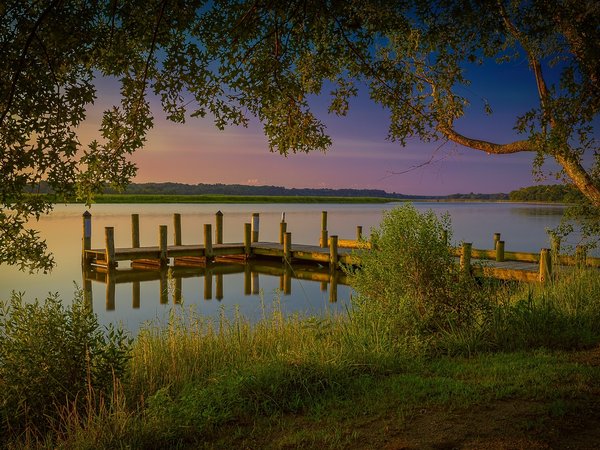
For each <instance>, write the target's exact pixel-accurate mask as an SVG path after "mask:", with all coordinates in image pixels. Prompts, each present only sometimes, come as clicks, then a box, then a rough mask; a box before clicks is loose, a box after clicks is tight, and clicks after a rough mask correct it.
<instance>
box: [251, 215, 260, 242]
mask: <svg viewBox="0 0 600 450" xmlns="http://www.w3.org/2000/svg"><path fill="white" fill-rule="evenodd" d="M259 229H260V214H259V213H252V242H258V235H259Z"/></svg>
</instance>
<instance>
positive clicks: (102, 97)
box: [80, 59, 537, 195]
mask: <svg viewBox="0 0 600 450" xmlns="http://www.w3.org/2000/svg"><path fill="white" fill-rule="evenodd" d="M467 76H468V77H469V76H470V77H471V78H472V84H471V85H470V86H469V87H467V88H464V89H463V91H459V93H461V94H462V93H464V94H466V95H467V96H469V97H470V98H471V99H472V105H471V108H470V110H471V112H470V113H469V114H467V115H466V116H465V117H463V118H462V119H461V120H460V121H459V122H458V123H457V127H458V129H459V131H461V132H463V133H464V134H467V135H469V136H470V137H475V138H479V139H485V140H491V141H495V142H498V143H506V142H510V141H511V140H515V139H522V138H523V137H519V136H518V135H517V134H516V133H515V132H514V130H513V127H514V123H515V119H516V117H517V116H518V115H519V114H522V113H523V112H525V111H527V110H528V109H529V108H531V107H532V106H534V105H535V104H536V101H537V97H536V96H537V90H536V87H535V82H534V78H533V74H532V73H531V71H530V70H529V67H528V64H527V61H526V60H524V59H523V60H516V61H512V62H510V63H508V64H504V65H501V66H493V68H487V67H486V68H483V69H482V68H475V67H467ZM97 87H98V99H97V101H96V103H95V105H94V106H93V107H92V108H91V109H90V110H89V113H88V120H87V121H86V122H85V123H84V124H83V125H82V126H81V130H80V136H81V137H82V142H85V141H86V139H91V136H94V135H97V131H96V130H97V128H98V125H99V123H100V114H101V111H102V110H103V109H105V108H107V107H109V106H110V105H112V104H116V103H118V101H119V100H118V86H117V85H116V84H115V83H111V82H110V81H106V80H100V81H99V83H98V84H97ZM465 89H466V91H465ZM484 98H485V99H487V101H488V102H489V103H490V104H491V106H492V109H493V111H494V112H493V114H492V115H491V116H486V115H485V114H484V113H483V99H484ZM152 104H153V114H154V116H155V121H154V128H153V129H152V130H151V131H150V133H149V134H148V140H147V144H146V146H145V147H144V148H143V149H141V150H139V151H138V152H136V154H135V155H134V156H133V157H132V159H133V161H134V162H135V163H136V164H137V166H138V173H137V176H136V178H135V179H134V180H133V181H134V182H136V183H144V182H180V183H187V184H198V183H224V184H247V185H275V186H284V187H288V188H292V187H297V188H302V187H319V188H333V189H336V188H356V189H383V190H385V191H387V192H396V193H401V194H409V195H419V194H422V195H447V194H453V193H470V192H476V193H496V192H510V191H511V190H514V189H519V188H521V187H525V186H530V185H532V184H536V180H535V179H534V177H533V176H532V170H531V168H532V161H533V157H534V155H533V154H529V153H527V154H525V153H521V154H514V155H488V154H486V153H484V152H480V151H476V150H472V149H468V148H465V147H461V146H458V145H455V144H453V143H446V144H444V145H442V146H440V144H441V142H431V143H424V142H420V141H419V140H416V139H414V140H410V141H408V142H407V145H406V147H402V146H401V145H400V144H399V143H397V142H396V143H394V142H390V141H387V140H386V136H387V128H388V125H389V116H388V114H387V113H386V111H384V110H383V109H382V108H381V107H380V106H379V105H377V104H375V103H374V102H372V101H371V100H370V99H369V98H368V93H367V92H366V90H363V91H361V93H360V94H359V96H358V97H357V98H356V99H354V101H353V102H352V103H351V106H350V112H349V114H348V115H347V116H346V117H342V118H339V117H336V116H331V115H327V113H326V108H325V107H324V106H323V105H325V101H321V102H320V103H319V101H317V105H316V106H317V108H316V109H317V111H318V112H319V114H318V117H319V118H320V119H321V120H323V121H324V123H325V124H326V126H327V131H328V133H329V135H330V136H331V137H332V139H333V145H332V147H331V148H330V149H329V150H328V151H327V152H326V153H321V152H313V153H309V154H304V153H302V154H290V155H288V156H287V157H285V156H282V155H280V154H278V153H271V152H270V151H269V148H268V143H267V140H266V138H265V136H264V134H263V132H262V127H261V124H260V123H259V122H258V121H257V120H252V121H251V122H250V125H249V126H248V127H247V128H244V127H228V128H226V129H225V130H224V131H220V130H218V129H217V128H216V127H215V126H214V124H213V123H212V121H211V120H210V118H208V117H207V118H191V119H188V120H187V121H186V123H185V124H183V125H182V124H175V123H171V122H168V121H167V120H165V119H164V113H163V112H162V111H161V109H160V105H159V104H158V102H157V101H153V102H152Z"/></svg>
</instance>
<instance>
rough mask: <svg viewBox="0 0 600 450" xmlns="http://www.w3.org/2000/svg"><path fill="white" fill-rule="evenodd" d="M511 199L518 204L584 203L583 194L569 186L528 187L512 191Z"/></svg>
mask: <svg viewBox="0 0 600 450" xmlns="http://www.w3.org/2000/svg"><path fill="white" fill-rule="evenodd" d="M509 199H510V200H511V201H516V202H559V203H582V202H583V201H584V199H583V196H582V195H581V193H580V192H579V191H578V190H577V189H576V188H575V187H573V185H568V184H549V185H538V186H528V187H524V188H521V189H517V190H516V191H511V192H510V194H509Z"/></svg>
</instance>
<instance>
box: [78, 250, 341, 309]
mask: <svg viewBox="0 0 600 450" xmlns="http://www.w3.org/2000/svg"><path fill="white" fill-rule="evenodd" d="M259 275H263V276H269V277H278V278H279V291H280V292H281V293H282V294H283V295H291V294H292V279H298V280H305V281H309V282H316V283H320V289H321V291H328V294H329V302H331V303H335V302H337V300H338V285H339V284H341V285H343V286H347V284H348V281H347V276H346V274H345V273H343V272H341V271H339V270H335V271H330V269H329V267H328V266H327V267H323V266H316V265H314V264H292V265H291V266H290V265H289V264H284V263H281V262H278V261H216V262H209V263H206V264H204V265H203V266H185V265H173V266H168V267H164V268H162V269H158V268H156V269H141V268H128V269H112V270H108V269H106V268H103V267H86V268H85V269H84V270H83V284H84V289H83V290H84V295H85V297H86V299H87V300H88V301H89V303H90V304H93V298H92V282H93V281H94V282H99V283H102V284H104V285H105V288H106V310H107V311H113V310H114V309H115V302H116V298H115V297H116V285H118V284H131V299H132V307H133V309H139V308H140V304H141V301H142V300H141V298H140V297H141V283H144V282H152V281H158V282H159V284H158V285H159V288H158V292H157V297H158V300H159V303H160V304H163V305H166V304H168V303H169V297H171V301H172V302H173V304H180V303H181V302H182V300H183V295H182V292H183V289H182V284H183V279H184V278H203V283H202V284H203V290H204V299H205V300H212V299H213V298H214V299H216V300H219V301H220V300H222V299H223V298H224V283H225V282H226V281H225V278H229V277H231V278H235V277H240V276H243V295H244V296H251V295H259V294H260V277H259ZM147 300H150V301H151V299H146V300H145V301H147Z"/></svg>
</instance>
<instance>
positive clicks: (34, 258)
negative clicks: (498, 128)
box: [0, 0, 600, 270]
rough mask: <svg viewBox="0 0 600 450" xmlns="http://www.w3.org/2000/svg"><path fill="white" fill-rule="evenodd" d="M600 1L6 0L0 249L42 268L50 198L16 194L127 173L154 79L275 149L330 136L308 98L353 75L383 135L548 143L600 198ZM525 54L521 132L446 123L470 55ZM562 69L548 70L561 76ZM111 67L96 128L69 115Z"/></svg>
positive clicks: (5, 258)
mask: <svg viewBox="0 0 600 450" xmlns="http://www.w3.org/2000/svg"><path fill="white" fill-rule="evenodd" d="M598 8H599V6H598V5H597V2H593V1H591V0H586V1H581V2H579V1H571V0H569V1H565V2H512V1H508V0H504V1H495V0H493V1H492V0H487V1H482V2H463V1H459V0H440V1H436V2H430V1H425V0H413V1H411V2H395V3H392V4H390V3H389V2H384V1H382V0H370V1H364V0H360V1H359V0H349V1H344V2H322V1H316V0H310V1H305V0H302V1H299V0H293V1H288V2H255V1H250V0H237V1H230V0H216V1H212V2H205V1H203V0H182V1H178V2H167V1H166V0H151V1H147V0H143V1H142V0H131V1H127V2H115V1H111V0H101V1H97V2H87V1H83V0H76V1H69V2H61V1H50V2H34V1H31V0H29V1H22V0H9V1H6V2H3V3H2V4H1V5H0V56H1V57H2V61H3V65H2V68H1V69H0V152H1V158H0V161H1V163H0V176H1V178H2V180H3V182H2V184H1V185H0V204H1V208H2V209H1V211H0V234H1V236H2V238H1V240H2V241H1V242H2V246H1V247H0V263H8V264H16V263H21V264H22V265H23V267H24V268H30V269H33V270H38V269H44V270H48V269H49V268H51V266H52V263H53V262H52V259H51V258H50V257H49V256H48V255H47V254H45V252H46V248H45V243H44V242H43V241H41V240H40V239H39V236H38V235H37V234H36V233H35V232H33V231H31V230H28V229H27V225H26V222H27V220H28V219H30V218H38V217H39V215H40V214H45V213H47V212H48V211H49V210H50V209H51V203H50V202H49V201H46V200H43V199H41V200H40V199H37V201H32V198H30V197H26V196H24V195H23V192H24V191H26V190H27V189H35V187H36V186H37V185H38V183H39V182H40V181H42V180H45V181H47V182H48V183H49V184H50V185H51V187H52V189H53V192H55V193H56V194H57V195H58V197H59V198H62V197H65V196H66V197H69V196H71V195H73V194H74V193H76V192H77V193H78V194H79V195H80V197H81V198H83V199H85V200H86V201H91V199H92V197H93V195H94V194H95V193H97V192H99V191H101V190H102V189H103V188H104V186H105V185H106V184H109V185H111V186H113V187H115V188H119V189H122V188H123V187H124V186H125V185H126V184H127V183H128V182H129V181H130V179H131V178H132V177H133V176H134V174H135V165H134V164H133V163H132V162H131V161H130V160H129V156H130V155H131V154H132V153H133V152H134V151H136V150H138V149H140V148H141V147H142V146H143V144H144V142H145V137H146V133H147V131H148V129H149V128H150V127H151V126H152V114H151V112H150V107H149V102H148V95H149V94H150V93H153V94H155V95H156V96H157V97H158V98H160V101H161V104H162V107H163V109H164V111H165V112H166V114H167V117H168V118H169V119H170V120H173V121H176V122H184V121H185V120H186V119H187V118H188V117H190V116H191V117H204V116H206V115H211V116H212V117H213V118H214V121H215V125H216V126H217V127H219V128H223V127H225V126H226V125H229V124H233V125H240V124H241V125H245V124H247V123H248V121H249V120H250V117H252V116H254V117H257V118H258V119H259V120H260V121H261V123H262V124H263V127H264V131H265V134H266V135H267V138H268V141H269V147H270V149H271V150H272V151H278V152H280V153H282V154H287V153H289V152H297V151H298V152H308V151H314V150H321V151H324V150H326V149H327V148H328V147H329V145H330V143H331V140H330V138H329V137H328V136H327V134H326V132H325V131H326V130H325V125H324V123H323V122H322V120H321V119H319V118H318V117H316V115H315V114H314V113H313V112H312V110H311V102H310V99H312V98H314V96H317V95H321V94H323V93H324V92H325V93H326V92H327V91H329V99H330V105H329V112H330V113H333V114H337V115H342V116H343V115H345V114H346V113H347V112H348V109H349V107H350V104H351V100H352V99H353V97H355V96H356V95H357V93H358V91H359V88H360V87H361V86H364V85H367V86H368V90H369V95H370V97H371V98H372V99H373V100H374V101H375V102H377V103H379V104H380V105H381V106H383V107H384V108H385V109H386V110H388V112H389V116H390V126H389V135H388V137H389V138H390V139H392V140H397V141H398V142H400V143H401V144H405V143H406V140H407V139H409V138H411V137H417V138H420V139H422V140H425V141H432V140H438V139H439V140H450V141H453V142H455V143H457V144H460V145H465V146H467V147H470V148H473V149H476V150H482V151H486V152H488V153H496V154H506V153H515V152H522V151H526V152H532V153H534V154H535V155H537V156H536V163H535V167H536V168H539V167H541V165H542V163H543V162H544V161H545V160H546V159H547V158H552V159H554V160H555V161H556V162H557V163H558V164H559V166H560V168H561V171H560V172H559V173H558V174H557V175H558V176H559V177H560V176H562V175H565V176H566V177H567V178H569V179H570V180H571V181H572V182H573V183H574V184H575V186H576V187H577V188H578V189H579V190H580V191H581V192H582V193H583V194H584V195H585V196H586V197H587V198H588V199H589V201H590V206H591V207H592V208H595V209H598V208H599V207H600V187H599V183H598V173H599V165H598V164H599V159H598V155H600V152H598V146H597V142H596V140H595V139H596V134H595V132H596V131H595V128H594V125H595V124H597V120H596V119H597V116H598V110H599V108H600V95H599V92H600V85H599V83H600V74H599V69H598V64H597V61H598V55H599V54H600V49H599V45H600V44H599V43H600V37H599V35H598V33H600V31H599V30H600V27H599V26H598V21H599V20H600V14H599V13H598ZM521 59H525V60H527V62H528V64H522V65H521V66H522V67H523V68H526V67H528V66H529V67H531V69H532V81H535V82H536V87H535V89H536V91H535V92H537V93H538V95H539V102H536V104H533V105H531V109H529V110H528V111H522V112H521V114H520V115H519V116H518V117H515V129H516V130H517V132H518V133H520V134H521V135H522V137H523V140H519V141H515V142H510V143H507V144H496V143H493V142H489V141H484V140H480V139H476V138H475V137H471V136H466V135H464V134H461V133H460V132H459V130H458V128H457V126H455V125H456V124H457V123H458V120H459V119H461V118H462V117H465V116H466V114H467V111H468V110H469V106H470V105H471V104H474V105H475V111H476V112H480V113H484V112H485V113H490V112H491V110H492V105H489V104H488V103H487V101H485V100H481V98H473V96H471V95H469V94H467V93H468V92H470V91H469V90H468V89H465V87H467V86H468V85H469V82H470V80H469V78H468V75H469V71H470V70H472V69H474V68H476V67H477V66H480V65H482V66H488V65H490V66H494V65H496V64H502V63H506V62H508V63H514V62H515V61H520V60H521ZM555 74H556V75H555ZM103 77H104V78H106V77H109V78H112V79H117V80H118V81H119V82H120V85H121V89H120V94H121V101H120V104H119V105H117V106H115V107H113V108H111V109H108V110H106V111H105V112H104V115H103V118H102V122H101V124H100V129H99V137H98V139H96V140H94V141H92V142H90V143H89V144H88V145H87V146H84V145H83V144H82V143H80V142H79V140H78V137H77V133H76V130H77V127H78V125H80V124H81V122H82V121H83V120H84V118H85V116H86V108H87V107H88V106H89V105H90V104H92V103H93V102H94V100H95V97H96V86H95V85H94V81H96V80H99V79H102V78H103Z"/></svg>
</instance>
